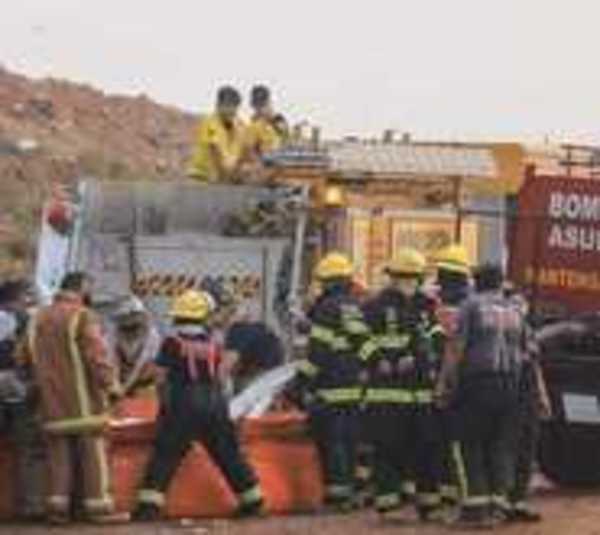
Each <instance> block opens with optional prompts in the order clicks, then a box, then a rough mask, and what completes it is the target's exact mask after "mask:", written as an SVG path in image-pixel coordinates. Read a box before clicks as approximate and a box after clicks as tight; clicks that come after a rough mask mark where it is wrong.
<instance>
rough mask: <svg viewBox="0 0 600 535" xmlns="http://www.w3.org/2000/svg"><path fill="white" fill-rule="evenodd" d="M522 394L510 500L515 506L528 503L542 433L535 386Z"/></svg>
mask: <svg viewBox="0 0 600 535" xmlns="http://www.w3.org/2000/svg"><path fill="white" fill-rule="evenodd" d="M530 387H531V389H529V388H527V389H525V390H524V391H523V390H522V391H521V392H520V396H519V414H518V420H517V425H518V429H517V445H516V459H515V479H514V484H513V487H512V489H511V491H510V493H509V499H510V501H511V503H512V504H514V505H515V506H523V505H524V504H525V502H526V501H527V496H528V490H529V483H530V481H531V476H532V475H533V466H534V463H535V458H536V454H537V446H538V439H539V432H540V418H539V414H538V411H537V407H536V400H535V395H536V393H535V391H534V390H533V385H530Z"/></svg>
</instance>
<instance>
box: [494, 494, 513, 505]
mask: <svg viewBox="0 0 600 535" xmlns="http://www.w3.org/2000/svg"><path fill="white" fill-rule="evenodd" d="M490 502H491V503H492V504H494V505H496V506H498V507H504V508H508V507H510V505H509V503H508V500H507V499H506V497H504V496H500V495H494V496H492V497H491V498H490Z"/></svg>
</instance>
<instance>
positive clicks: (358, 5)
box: [0, 0, 600, 143]
mask: <svg viewBox="0 0 600 535" xmlns="http://www.w3.org/2000/svg"><path fill="white" fill-rule="evenodd" d="M6 4H7V5H5V6H3V16H2V17H1V19H0V62H1V63H4V65H5V66H6V67H8V68H11V69H15V70H17V71H20V72H23V73H26V74H31V75H35V76H42V75H53V76H56V77H67V78H71V79H75V80H78V81H85V82H90V83H93V84H95V85H97V86H100V87H102V88H104V89H105V90H108V91H111V92H120V93H134V94H136V93H140V92H144V93H147V94H148V95H149V96H151V97H152V98H155V99H157V100H159V101H162V102H165V103H170V104H175V105H178V106H180V107H183V108H187V109H190V110H193V111H204V110H209V109H211V108H212V103H213V96H214V90H215V88H216V87H217V86H218V85H219V84H221V83H223V82H231V83H234V84H236V85H238V86H239V87H240V88H241V89H242V90H243V91H244V93H246V92H247V90H248V89H249V87H250V86H251V85H252V83H254V82H267V83H269V84H271V85H272V87H273V88H274V89H275V90H276V95H277V105H278V106H279V107H280V108H281V109H283V110H284V111H285V112H286V113H287V114H289V115H290V116H291V117H293V118H294V119H299V118H305V117H306V118H310V119H312V120H313V122H316V123H320V124H321V125H323V126H324V128H325V130H326V132H327V133H328V134H329V135H339V134H350V133H358V134H379V133H381V132H382V131H383V130H384V129H385V128H394V129H397V130H398V131H400V132H403V131H410V132H413V133H414V134H415V135H416V136H418V137H426V138H444V139H446V138H469V139H472V138H477V137H484V138H501V139H506V138H511V137H527V138H531V137H532V136H539V137H540V138H541V137H542V136H543V135H551V136H553V137H554V138H556V137H560V136H563V135H568V137H570V138H572V139H575V140H582V141H589V142H598V143H600V59H599V57H598V52H599V51H600V29H599V28H600V2H598V1H597V0H413V1H408V0H368V1H367V0H364V1H363V0H294V1H290V0H252V1H251V0H227V1H220V0H211V1H209V0H167V1H164V0H13V1H11V2H6Z"/></svg>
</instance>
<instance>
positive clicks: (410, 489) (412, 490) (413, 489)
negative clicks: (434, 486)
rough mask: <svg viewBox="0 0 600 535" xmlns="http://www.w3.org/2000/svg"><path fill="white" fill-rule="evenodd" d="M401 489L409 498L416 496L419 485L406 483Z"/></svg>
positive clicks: (410, 482)
mask: <svg viewBox="0 0 600 535" xmlns="http://www.w3.org/2000/svg"><path fill="white" fill-rule="evenodd" d="M400 488H401V489H402V492H403V493H404V494H406V495H408V496H414V495H415V494H416V493H417V484H416V483H415V482H414V481H404V482H403V483H402V484H401V485H400Z"/></svg>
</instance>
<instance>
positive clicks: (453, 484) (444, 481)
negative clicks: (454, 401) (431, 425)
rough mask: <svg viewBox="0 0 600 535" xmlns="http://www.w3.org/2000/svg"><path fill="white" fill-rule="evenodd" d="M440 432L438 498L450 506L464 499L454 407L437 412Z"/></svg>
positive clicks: (461, 462) (461, 464) (461, 463)
mask: <svg viewBox="0 0 600 535" xmlns="http://www.w3.org/2000/svg"><path fill="white" fill-rule="evenodd" d="M439 422H440V432H441V453H440V454H441V456H442V464H441V477H440V496H441V498H442V501H444V502H446V503H450V504H455V503H457V502H458V501H459V500H460V499H462V498H464V493H465V483H464V474H461V467H462V466H463V461H462V458H461V450H460V443H459V438H458V431H457V423H458V422H457V415H456V410H455V408H454V407H450V408H447V409H444V410H439Z"/></svg>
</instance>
